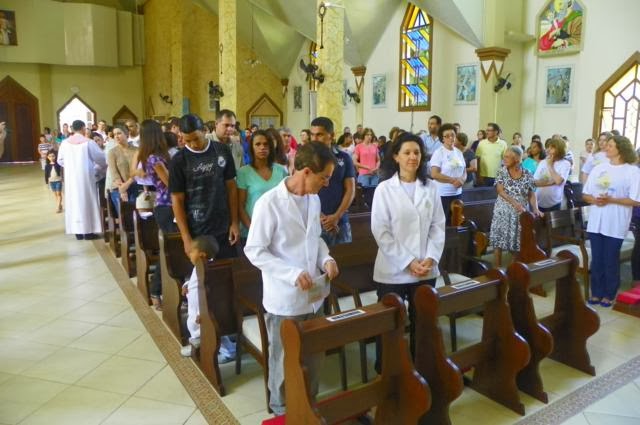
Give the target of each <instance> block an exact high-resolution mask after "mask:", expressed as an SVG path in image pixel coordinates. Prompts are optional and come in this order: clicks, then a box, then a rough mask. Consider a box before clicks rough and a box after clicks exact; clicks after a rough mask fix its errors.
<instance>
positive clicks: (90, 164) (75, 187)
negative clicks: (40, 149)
mask: <svg viewBox="0 0 640 425" xmlns="http://www.w3.org/2000/svg"><path fill="white" fill-rule="evenodd" d="M71 127H72V129H73V132H74V133H73V135H72V136H70V137H69V138H67V139H66V140H64V141H63V142H62V144H61V145H60V150H59V152H58V164H60V165H61V166H62V167H64V185H65V190H64V206H65V214H64V221H65V227H66V233H67V234H75V235H76V238H77V239H95V238H96V237H97V236H96V233H102V223H101V220H100V204H99V200H98V190H97V188H96V179H95V175H96V171H97V170H98V169H106V167H107V163H106V161H105V156H104V153H103V152H102V150H101V149H100V147H99V146H98V145H97V144H96V143H95V142H94V141H93V140H91V139H88V138H86V137H85V136H84V129H85V124H84V122H82V121H80V120H76V121H74V122H73V124H72V126H71Z"/></svg>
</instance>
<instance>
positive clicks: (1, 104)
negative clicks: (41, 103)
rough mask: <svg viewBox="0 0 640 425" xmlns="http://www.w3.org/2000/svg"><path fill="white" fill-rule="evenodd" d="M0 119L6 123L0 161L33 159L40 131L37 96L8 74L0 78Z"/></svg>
mask: <svg viewBox="0 0 640 425" xmlns="http://www.w3.org/2000/svg"><path fill="white" fill-rule="evenodd" d="M0 122H5V123H6V126H7V138H6V140H5V141H4V150H3V152H2V154H1V155H0V162H22V161H33V160H35V159H36V157H37V156H36V155H37V150H38V135H39V134H40V133H39V132H40V115H39V112H38V98H37V97H35V96H34V95H32V94H31V93H30V92H29V90H27V89H25V88H24V87H22V86H21V85H20V84H18V82H17V81H16V80H14V79H13V78H11V77H9V76H7V77H5V78H4V79H3V80H2V81H0ZM0 150H1V149H0Z"/></svg>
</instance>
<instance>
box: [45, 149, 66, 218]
mask: <svg viewBox="0 0 640 425" xmlns="http://www.w3.org/2000/svg"><path fill="white" fill-rule="evenodd" d="M46 159H47V161H48V162H47V164H46V165H45V167H44V182H45V184H48V185H49V187H51V191H52V192H53V195H54V196H55V197H56V213H61V212H62V167H60V165H58V162H57V160H58V155H57V154H56V151H54V150H50V151H49V152H47V155H46Z"/></svg>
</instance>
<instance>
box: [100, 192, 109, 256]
mask: <svg viewBox="0 0 640 425" xmlns="http://www.w3.org/2000/svg"><path fill="white" fill-rule="evenodd" d="M104 194H105V192H104V191H100V187H99V185H98V200H99V202H100V223H102V238H103V239H104V243H107V244H108V243H109V237H110V236H111V234H110V233H109V213H108V211H107V204H108V203H109V202H110V201H109V200H108V199H107V198H105V197H104Z"/></svg>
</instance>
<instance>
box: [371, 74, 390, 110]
mask: <svg viewBox="0 0 640 425" xmlns="http://www.w3.org/2000/svg"><path fill="white" fill-rule="evenodd" d="M371 89H372V90H371V92H372V96H373V98H372V102H371V106H372V107H374V108H386V107H387V75H386V74H377V75H373V76H372V77H371Z"/></svg>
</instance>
